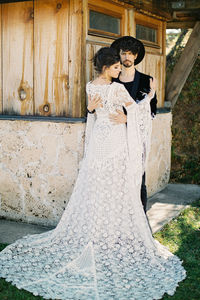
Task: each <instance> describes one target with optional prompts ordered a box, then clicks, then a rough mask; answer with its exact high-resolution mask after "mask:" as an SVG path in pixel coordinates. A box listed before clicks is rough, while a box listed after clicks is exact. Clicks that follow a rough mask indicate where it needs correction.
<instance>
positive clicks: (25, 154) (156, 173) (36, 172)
mask: <svg viewBox="0 0 200 300" xmlns="http://www.w3.org/2000/svg"><path fill="white" fill-rule="evenodd" d="M84 130H85V124H84V123H75V124H69V123H53V122H41V121H34V122H31V121H23V120H16V121H8V120H0V217H6V218H8V219H14V220H21V221H25V222H31V223H37V224H43V225H56V224H57V222H58V220H59V219H60V216H61V215H62V212H63V210H64V208H65V207H66V205H67V203H68V200H69V197H70V195H71V192H72V189H73V186H74V182H75V180H76V177H77V172H78V164H79V161H80V160H81V158H82V154H83V145H84ZM170 148H171V114H170V113H168V114H158V115H157V117H156V119H155V120H154V121H153V135H152V148H151V154H150V160H149V163H148V170H147V186H148V195H152V194H153V193H155V192H157V191H158V190H161V189H162V188H163V187H164V186H165V185H166V184H167V183H168V179H169V172H170Z"/></svg>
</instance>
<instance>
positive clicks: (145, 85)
mask: <svg viewBox="0 0 200 300" xmlns="http://www.w3.org/2000/svg"><path fill="white" fill-rule="evenodd" d="M150 78H152V77H151V76H149V75H146V74H143V73H140V72H139V71H137V70H136V69H135V77H134V80H133V81H132V86H131V88H130V89H129V90H128V92H129V94H130V95H131V97H132V98H133V99H134V100H135V101H136V100H139V101H140V100H142V99H143V98H144V94H143V93H148V92H149V91H150ZM113 81H116V82H119V83H122V84H123V82H121V81H120V80H119V78H113ZM150 105H151V114H152V115H155V114H156V110H157V97H156V94H155V96H154V98H153V99H151V102H150ZM124 112H125V114H126V110H125V108H124Z"/></svg>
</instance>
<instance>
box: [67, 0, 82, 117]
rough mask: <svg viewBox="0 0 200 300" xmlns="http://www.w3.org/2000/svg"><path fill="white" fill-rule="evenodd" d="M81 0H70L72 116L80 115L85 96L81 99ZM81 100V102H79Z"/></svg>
mask: <svg viewBox="0 0 200 300" xmlns="http://www.w3.org/2000/svg"><path fill="white" fill-rule="evenodd" d="M82 2H83V1H82V0H70V9H69V12H70V13H69V14H70V19H69V114H70V116H73V117H80V116H81V111H82V107H83V105H85V96H84V98H83V99H81V97H83V92H82V90H83V88H85V87H84V86H85V84H82V82H84V83H85V73H84V74H83V70H84V69H83V68H82V67H81V66H82V64H84V63H85V62H84V61H82V59H83V60H84V59H85V57H84V54H83V51H85V50H84V49H85V43H83V39H85V36H84V37H83V31H82V27H83V12H82ZM80 101H81V103H80Z"/></svg>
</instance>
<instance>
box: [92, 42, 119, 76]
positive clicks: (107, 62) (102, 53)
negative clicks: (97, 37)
mask: <svg viewBox="0 0 200 300" xmlns="http://www.w3.org/2000/svg"><path fill="white" fill-rule="evenodd" d="M92 61H93V64H94V67H95V70H96V71H97V72H98V73H99V74H101V73H102V71H103V67H104V66H106V67H107V68H109V67H110V66H112V65H114V64H116V63H118V62H119V61H120V56H119V54H118V53H117V50H116V49H114V48H109V47H103V48H101V49H99V50H98V51H97V52H96V54H95V55H94V57H93V59H92Z"/></svg>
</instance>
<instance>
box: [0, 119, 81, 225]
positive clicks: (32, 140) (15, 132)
mask: <svg viewBox="0 0 200 300" xmlns="http://www.w3.org/2000/svg"><path fill="white" fill-rule="evenodd" d="M84 128H85V124H83V123H77V124H67V123H52V122H37V121H34V122H30V121H21V120H17V121H5V120H4V121H0V145H1V146H0V216H4V217H7V218H10V219H19V220H22V221H26V222H32V223H40V224H44V225H55V224H56V223H57V221H58V220H59V219H60V216H61V215H62V212H63V210H64V208H65V206H66V204H67V202H68V199H69V197H70V195H71V192H72V189H73V185H74V182H75V179H76V177H77V170H78V164H79V161H80V159H81V157H82V153H83V139H84Z"/></svg>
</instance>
